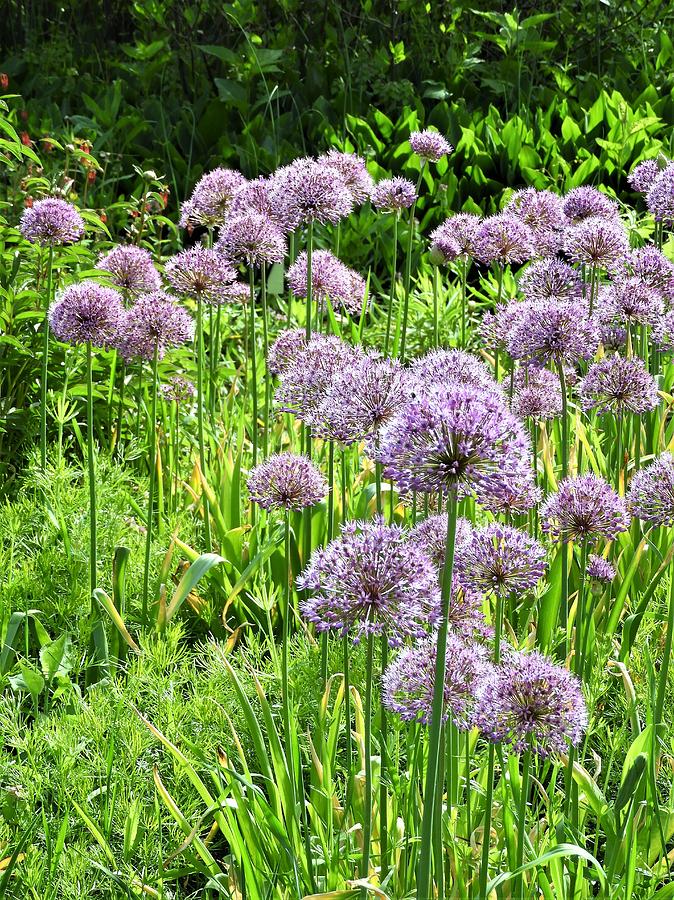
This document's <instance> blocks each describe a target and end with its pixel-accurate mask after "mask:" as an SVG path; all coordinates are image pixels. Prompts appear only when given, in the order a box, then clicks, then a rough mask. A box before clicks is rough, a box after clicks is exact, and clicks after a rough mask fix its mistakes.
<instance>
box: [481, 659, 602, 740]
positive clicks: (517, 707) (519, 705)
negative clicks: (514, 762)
mask: <svg viewBox="0 0 674 900" xmlns="http://www.w3.org/2000/svg"><path fill="white" fill-rule="evenodd" d="M492 671H493V674H492V677H491V678H489V679H488V680H487V682H486V684H485V686H484V688H483V691H482V693H481V695H480V699H479V704H478V710H477V715H476V724H477V726H478V728H480V730H481V731H482V733H483V734H484V735H485V737H486V738H487V739H488V740H490V741H492V742H494V743H506V744H510V745H511V746H512V747H513V749H514V750H516V751H517V752H520V753H521V752H522V751H523V750H526V749H527V747H530V748H531V749H532V750H533V752H534V753H536V754H537V755H538V756H543V757H545V756H549V755H550V754H551V753H555V752H557V753H563V752H564V751H565V750H566V749H567V745H568V743H571V744H577V743H578V742H579V741H580V739H581V737H582V736H583V733H584V731H585V729H586V728H587V721H588V719H587V709H586V707H585V701H584V699H583V692H582V690H581V686H580V682H579V680H578V679H577V678H576V676H575V675H572V674H571V672H569V671H568V669H565V668H563V667H562V666H558V665H555V664H554V663H552V662H550V660H549V659H547V657H545V656H543V655H542V654H541V653H538V652H536V651H533V652H531V653H509V654H508V655H507V657H506V658H505V660H504V661H503V663H502V664H501V665H499V666H496V667H494V669H493V670H492Z"/></svg>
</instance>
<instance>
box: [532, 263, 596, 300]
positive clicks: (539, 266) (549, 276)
mask: <svg viewBox="0 0 674 900" xmlns="http://www.w3.org/2000/svg"><path fill="white" fill-rule="evenodd" d="M520 290H521V291H522V293H523V294H524V296H525V297H526V299H527V300H533V301H535V300H578V299H580V297H581V296H582V293H583V282H582V281H581V278H580V275H579V274H578V272H577V270H576V269H574V268H573V266H570V265H569V264H568V263H565V262H562V260H561V259H556V258H555V257H552V256H550V257H546V258H545V259H539V260H536V261H535V262H532V263H531V264H530V265H528V266H527V267H526V269H525V270H524V272H523V273H522V275H521V276H520Z"/></svg>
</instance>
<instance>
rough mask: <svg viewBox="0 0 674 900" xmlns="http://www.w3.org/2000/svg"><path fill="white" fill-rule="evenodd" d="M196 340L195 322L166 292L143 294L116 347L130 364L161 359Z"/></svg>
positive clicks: (129, 315)
mask: <svg viewBox="0 0 674 900" xmlns="http://www.w3.org/2000/svg"><path fill="white" fill-rule="evenodd" d="M193 337H194V322H193V321H192V318H191V317H190V315H189V313H188V312H187V310H185V309H183V308H182V307H181V306H178V304H177V303H176V302H175V300H174V299H173V298H172V297H169V295H168V294H165V293H164V292H163V291H153V292H152V293H151V294H141V296H140V297H139V298H138V299H137V300H136V302H135V303H134V305H133V306H132V307H131V309H130V310H129V311H128V312H127V314H126V315H125V317H124V321H123V325H122V329H121V333H120V338H119V340H118V341H117V347H118V349H119V350H120V352H121V353H122V356H123V357H124V359H126V360H127V361H129V360H132V359H134V358H140V359H152V358H153V357H154V353H155V348H156V351H157V356H158V358H159V359H163V357H164V354H165V353H166V351H167V350H169V349H171V348H172V347H179V346H180V345H181V344H184V343H186V342H187V341H191V340H192V338H193Z"/></svg>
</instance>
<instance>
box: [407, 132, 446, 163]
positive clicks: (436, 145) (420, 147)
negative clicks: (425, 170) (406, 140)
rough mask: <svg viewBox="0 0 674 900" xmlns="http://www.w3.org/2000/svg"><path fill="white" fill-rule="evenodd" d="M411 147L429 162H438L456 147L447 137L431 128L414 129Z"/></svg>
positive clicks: (411, 135)
mask: <svg viewBox="0 0 674 900" xmlns="http://www.w3.org/2000/svg"><path fill="white" fill-rule="evenodd" d="M410 147H411V148H412V152H413V153H416V154H417V156H420V157H421V158H422V159H425V160H427V161H428V162H437V161H438V160H439V159H442V157H443V156H450V155H451V154H452V153H453V152H454V147H452V145H451V144H450V143H449V141H448V140H447V139H446V138H444V137H443V136H442V135H441V134H440V133H439V132H437V131H431V130H430V129H426V130H425V131H413V132H412V134H410Z"/></svg>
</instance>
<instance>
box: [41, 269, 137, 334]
mask: <svg viewBox="0 0 674 900" xmlns="http://www.w3.org/2000/svg"><path fill="white" fill-rule="evenodd" d="M123 318H124V306H123V305H122V300H121V297H120V296H119V294H118V292H117V291H115V290H113V289H112V288H109V287H103V285H101V284H98V283H97V282H95V281H82V282H80V283H79V284H71V285H70V287H67V288H66V289H65V290H64V291H63V293H62V294H61V296H60V298H59V299H58V300H57V301H56V302H55V303H53V304H52V306H51V309H50V310H49V326H50V328H51V330H52V331H53V332H54V334H55V335H56V337H57V338H58V339H59V340H60V341H65V342H67V343H69V344H86V343H91V344H92V345H93V346H94V347H107V346H109V345H110V344H112V343H113V342H114V341H115V340H116V339H117V338H118V336H119V331H120V328H121V325H122V320H123Z"/></svg>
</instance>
